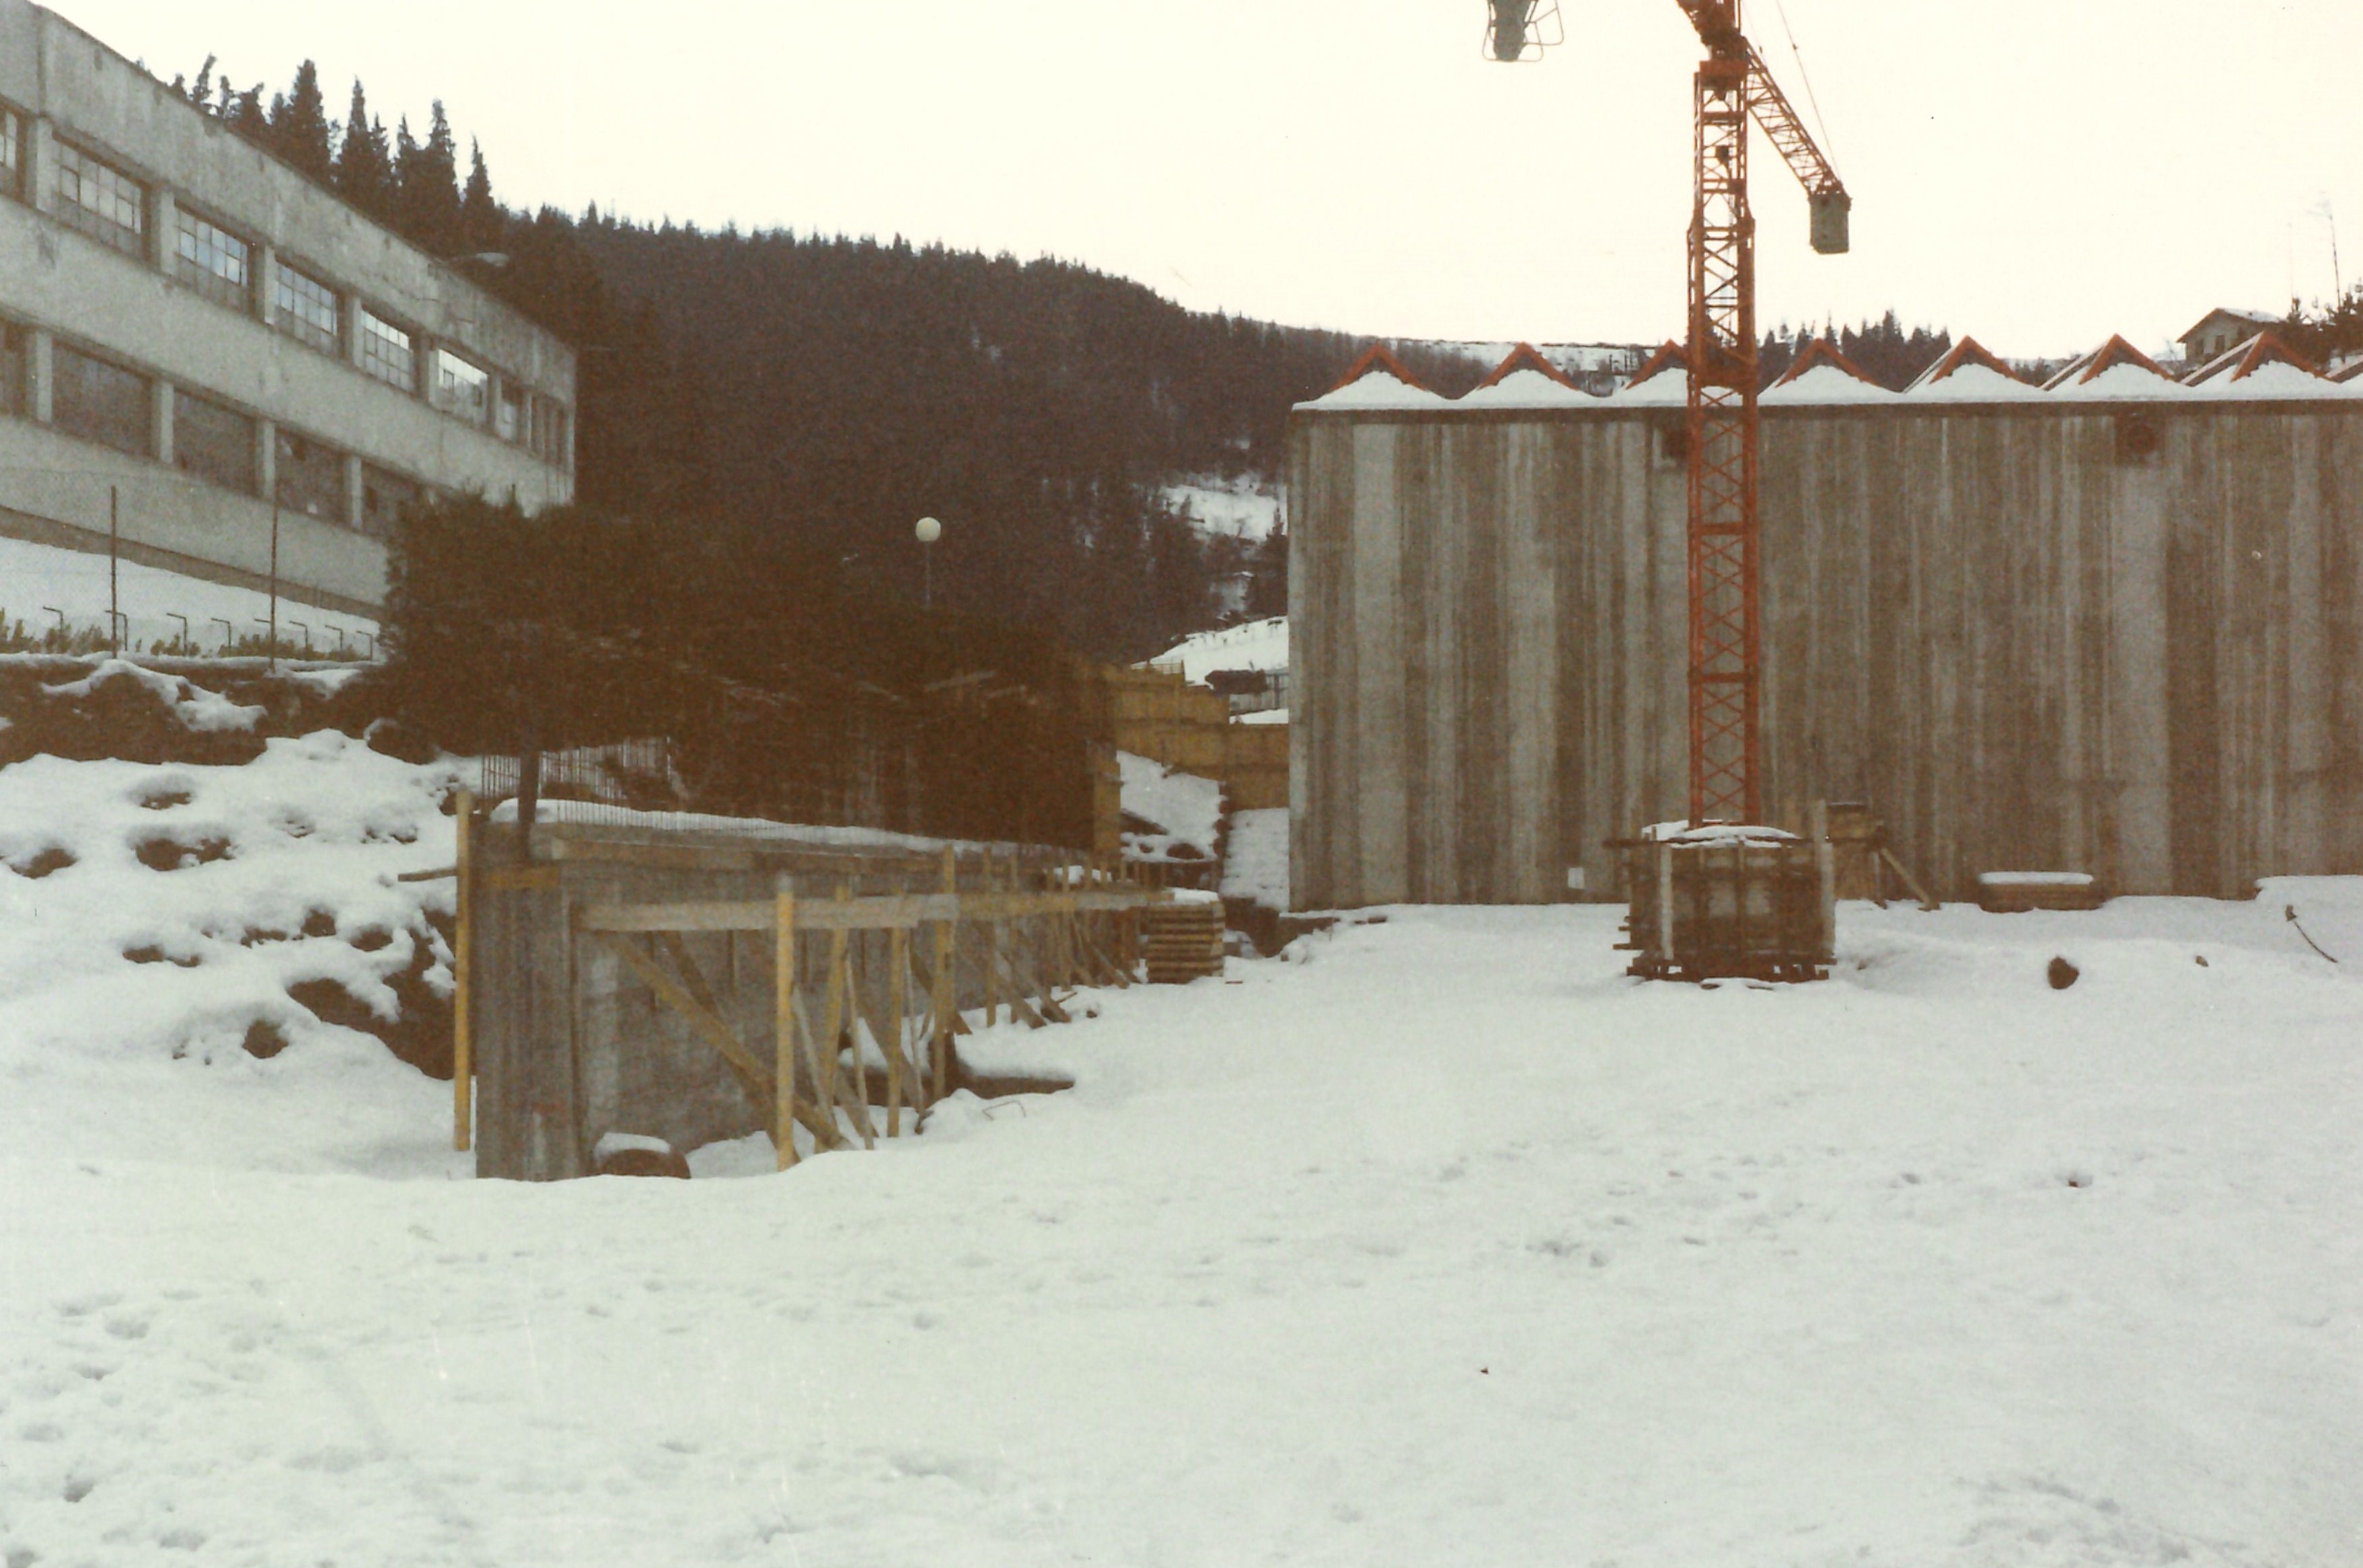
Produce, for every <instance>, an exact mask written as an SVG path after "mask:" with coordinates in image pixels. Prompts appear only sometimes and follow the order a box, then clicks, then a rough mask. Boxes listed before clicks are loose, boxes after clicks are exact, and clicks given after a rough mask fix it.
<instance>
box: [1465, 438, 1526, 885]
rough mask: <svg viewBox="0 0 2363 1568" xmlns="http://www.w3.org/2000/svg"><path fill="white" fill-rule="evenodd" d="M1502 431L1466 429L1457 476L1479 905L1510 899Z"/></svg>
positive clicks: (1510, 591) (1468, 793)
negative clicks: (1464, 518) (1463, 520)
mask: <svg viewBox="0 0 2363 1568" xmlns="http://www.w3.org/2000/svg"><path fill="white" fill-rule="evenodd" d="M1506 430H1507V427H1506V426H1503V425H1501V424H1498V423H1494V422H1492V421H1487V422H1484V423H1482V424H1481V425H1478V426H1475V427H1471V428H1465V432H1466V436H1467V438H1468V445H1467V449H1466V450H1468V451H1469V453H1470V462H1469V463H1468V465H1467V467H1466V470H1465V472H1464V473H1462V474H1460V475H1459V486H1460V488H1461V490H1462V493H1463V494H1464V495H1466V497H1467V499H1468V502H1469V507H1470V510H1469V521H1470V528H1469V529H1468V536H1467V538H1466V539H1463V540H1462V541H1461V550H1462V558H1463V561H1464V562H1465V568H1464V576H1463V578H1462V586H1461V597H1462V601H1463V603H1464V604H1465V605H1466V606H1467V612H1466V615H1465V617H1463V620H1462V623H1461V626H1460V628H1459V631H1460V640H1459V649H1458V655H1459V658H1458V661H1457V665H1458V674H1457V678H1456V680H1455V682H1454V688H1455V699H1454V700H1455V701H1457V702H1458V703H1459V706H1460V710H1461V714H1462V720H1461V725H1460V735H1461V755H1462V771H1461V777H1460V798H1461V802H1462V810H1461V814H1460V838H1461V845H1460V878H1459V883H1460V887H1461V889H1462V896H1463V897H1464V898H1466V899H1468V900H1470V901H1471V902H1475V903H1484V904H1494V903H1501V902H1503V900H1505V899H1506V898H1507V897H1508V889H1507V887H1506V885H1505V883H1504V868H1505V862H1506V860H1507V855H1508V845H1509V821H1508V817H1509V806H1508V796H1509V792H1508V787H1507V779H1506V777H1505V775H1506V773H1507V769H1508V765H1509V708H1510V696H1509V691H1508V669H1507V667H1506V664H1505V662H1504V659H1503V650H1504V649H1505V647H1506V646H1507V640H1508V639H1507V637H1506V629H1507V627H1506V623H1507V620H1508V617H1509V613H1510V610H1509V604H1510V599H1511V597H1512V595H1514V594H1516V593H1519V592H1522V591H1523V589H1522V588H1520V587H1517V586H1514V585H1513V584H1510V583H1509V582H1508V581H1507V580H1506V573H1505V572H1504V560H1505V544H1506V540H1505V537H1504V536H1505V534H1506V533H1507V531H1508V529H1509V528H1510V526H1511V525H1510V523H1509V520H1508V517H1507V516H1506V515H1505V507H1504V504H1503V503H1504V490H1505V486H1504V478H1505V476H1504V473H1503V463H1504V462H1505V461H1506V457H1505V447H1506V434H1505V432H1506Z"/></svg>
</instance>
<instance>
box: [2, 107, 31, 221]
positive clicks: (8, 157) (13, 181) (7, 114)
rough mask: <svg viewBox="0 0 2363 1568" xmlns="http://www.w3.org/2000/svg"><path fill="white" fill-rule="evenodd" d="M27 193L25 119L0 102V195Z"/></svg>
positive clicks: (21, 195)
mask: <svg viewBox="0 0 2363 1568" xmlns="http://www.w3.org/2000/svg"><path fill="white" fill-rule="evenodd" d="M24 194H25V119H24V117H23V116H21V115H19V114H18V113H17V111H16V110H14V109H12V108H9V107H8V106H6V105H4V104H0V195H8V196H13V197H17V198H19V199H21V198H22V197H23V196H24Z"/></svg>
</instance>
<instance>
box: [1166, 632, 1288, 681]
mask: <svg viewBox="0 0 2363 1568" xmlns="http://www.w3.org/2000/svg"><path fill="white" fill-rule="evenodd" d="M1150 662H1151V663H1155V664H1163V665H1179V666H1180V667H1181V670H1182V679H1184V680H1187V681H1203V680H1204V679H1205V678H1206V677H1207V676H1208V675H1210V674H1212V673H1215V671H1217V670H1285V669H1287V668H1288V617H1286V616H1270V617H1266V618H1264V619H1262V620H1250V621H1241V622H1240V623H1239V624H1238V625H1237V626H1226V627H1224V628H1221V629H1220V630H1218V631H1200V632H1193V633H1192V634H1191V635H1190V636H1188V637H1185V638H1183V639H1182V640H1181V641H1180V642H1177V643H1175V644H1174V645H1173V646H1172V647H1170V648H1169V649H1167V650H1166V651H1164V652H1162V653H1160V654H1159V655H1158V656H1157V657H1156V658H1155V659H1153V660H1151V661H1150Z"/></svg>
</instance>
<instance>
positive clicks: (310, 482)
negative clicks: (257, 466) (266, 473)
mask: <svg viewBox="0 0 2363 1568" xmlns="http://www.w3.org/2000/svg"><path fill="white" fill-rule="evenodd" d="M275 457H276V461H275V462H273V463H272V471H273V472H272V479H273V480H274V481H275V488H274V490H273V493H272V499H274V500H275V501H277V502H278V503H279V505H281V506H284V507H286V508H287V509H288V510H289V511H291V512H301V513H303V514H304V515H305V517H317V518H319V519H320V520H321V521H322V522H324V523H342V522H343V521H344V520H345V454H344V453H342V452H340V451H338V450H336V449H335V448H334V447H327V446H323V445H321V444H320V443H319V442H318V441H316V440H313V439H310V438H309V437H305V436H298V435H294V434H293V433H292V432H289V431H286V430H282V431H280V432H279V441H278V450H277V452H276V453H275Z"/></svg>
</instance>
